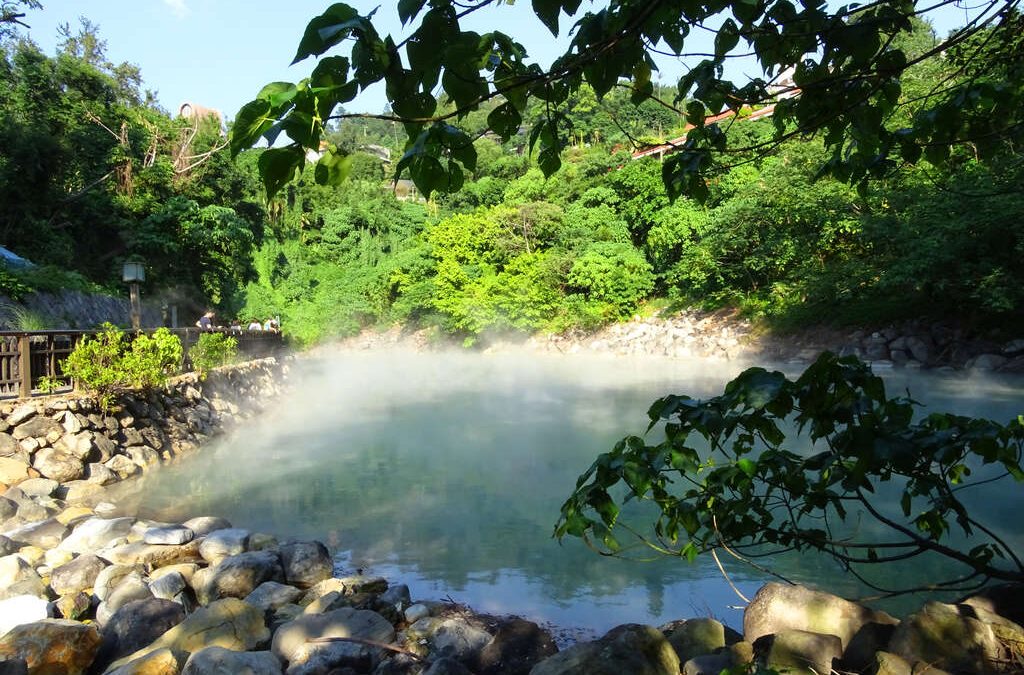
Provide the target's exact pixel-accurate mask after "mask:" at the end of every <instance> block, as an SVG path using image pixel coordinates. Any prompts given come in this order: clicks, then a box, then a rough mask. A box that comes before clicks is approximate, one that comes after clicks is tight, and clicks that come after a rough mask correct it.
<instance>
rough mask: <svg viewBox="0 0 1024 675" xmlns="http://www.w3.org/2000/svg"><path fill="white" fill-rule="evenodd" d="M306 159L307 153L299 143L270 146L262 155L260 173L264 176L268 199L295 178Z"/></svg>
mask: <svg viewBox="0 0 1024 675" xmlns="http://www.w3.org/2000/svg"><path fill="white" fill-rule="evenodd" d="M305 160H306V156H305V153H303V151H302V148H301V147H299V146H297V145H292V146H288V147H287V148H270V149H268V150H265V151H264V152H263V154H262V155H260V159H259V168H260V175H261V176H262V177H263V187H264V188H266V191H267V199H270V198H272V197H273V196H274V195H276V194H277V193H278V191H279V190H280V189H281V188H282V187H284V186H285V185H287V184H288V182H289V181H291V180H292V179H293V178H295V175H296V173H297V172H298V171H299V170H300V169H301V168H302V165H303V163H304V162H305Z"/></svg>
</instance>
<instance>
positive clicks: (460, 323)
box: [0, 21, 1024, 343]
mask: <svg viewBox="0 0 1024 675" xmlns="http://www.w3.org/2000/svg"><path fill="white" fill-rule="evenodd" d="M901 39H903V40H905V41H906V43H907V44H905V45H904V46H903V48H904V50H905V51H907V52H908V53H910V54H913V53H914V50H917V51H918V52H922V53H923V52H924V51H926V50H928V49H930V48H931V47H932V46H933V45H934V44H935V41H936V36H935V35H934V34H933V32H932V31H931V30H930V29H929V28H928V27H927V26H926V25H924V24H920V25H918V27H917V30H916V32H915V33H914V34H913V35H912V36H909V37H905V38H901ZM978 44H979V45H980V46H981V47H984V45H985V43H984V41H983V36H980V37H978ZM104 47H105V45H104V43H103V41H102V39H101V38H100V36H99V35H98V34H97V31H96V29H95V27H93V26H91V25H90V24H89V23H88V22H87V21H86V22H83V24H82V26H81V27H80V28H79V29H78V30H77V31H71V30H69V31H67V33H66V35H65V36H64V40H63V43H62V46H61V48H60V51H59V53H57V54H55V55H46V54H43V53H42V52H41V51H40V50H39V49H38V48H37V47H36V46H35V45H33V44H31V43H30V42H26V41H22V40H19V39H18V37H17V35H8V36H6V37H5V38H4V39H3V41H2V43H0V49H2V52H0V244H3V245H5V246H7V247H8V248H10V249H12V250H13V251H14V252H16V253H17V254H19V255H21V256H24V257H26V258H29V259H30V260H33V261H35V262H36V263H38V264H39V265H41V266H43V267H42V268H36V269H35V270H30V271H17V270H0V291H2V292H4V293H6V294H7V295H10V296H14V297H18V296H19V295H21V294H24V293H25V292H27V291H29V290H32V289H46V288H53V287H61V286H63V287H76V288H89V289H108V290H110V291H112V292H117V293H121V292H123V289H122V287H121V284H120V282H119V273H120V267H121V263H122V262H123V261H124V260H127V259H139V260H143V261H144V262H145V264H146V266H147V270H148V273H147V282H146V283H147V288H145V289H144V295H145V296H146V297H148V298H154V297H156V298H174V299H177V300H176V301H179V302H183V303H185V304H186V305H187V306H192V307H195V308H200V307H202V306H204V305H208V306H211V307H214V308H216V309H217V310H218V312H219V314H220V315H221V316H222V317H232V316H240V317H242V318H243V319H247V318H248V317H261V318H265V317H267V316H272V315H279V316H280V317H281V320H282V326H283V328H284V330H285V332H286V333H287V334H289V335H290V336H292V337H293V338H295V339H297V340H299V341H300V342H302V343H311V342H315V341H318V340H322V339H325V338H330V337H332V336H339V335H346V334H351V333H353V332H356V331H358V330H360V329H362V328H364V327H367V326H372V325H375V324H379V323H384V324H392V323H395V322H403V323H407V324H414V325H417V326H426V327H434V328H435V329H436V331H438V332H439V333H447V334H452V335H455V336H457V337H459V338H462V339H464V340H466V341H467V343H472V342H473V341H475V340H476V339H477V338H479V337H480V336H486V335H488V334H491V333H500V332H506V331H526V332H530V331H538V330H541V331H565V330H570V329H593V328H596V327H598V326H600V325H603V324H606V323H609V322H614V321H617V320H620V319H623V318H626V317H630V316H632V315H633V314H634V313H637V312H643V311H650V309H651V308H658V309H660V308H665V307H670V308H671V307H685V306H699V307H703V308H717V307H735V308H738V309H740V310H741V311H743V312H745V313H747V314H748V315H750V316H753V317H758V318H762V319H764V320H765V321H768V322H772V323H773V324H774V325H777V326H783V327H792V326H800V325H806V324H808V323H817V322H831V323H857V324H867V325H870V324H875V323H879V322H884V321H889V320H895V319H900V318H906V317H912V316H913V317H918V316H923V317H930V316H941V317H943V318H946V319H957V320H960V321H963V322H966V323H969V324H971V325H974V326H977V327H979V328H982V329H986V330H987V329H992V328H998V329H1000V330H1003V331H1009V330H1013V329H1014V328H1015V327H1020V326H1021V324H1022V321H1021V319H1022V311H1021V310H1022V296H1024V266H1022V262H1021V261H1022V260H1024V195H1022V194H1021V188H1020V186H1021V185H1022V184H1024V181H1022V179H1024V163H1022V161H1021V160H1022V155H1021V153H1020V151H1019V148H1018V147H1017V146H1016V145H1014V144H1013V143H1012V142H1011V140H1005V141H1004V142H1003V143H1002V145H1000V147H998V148H995V149H993V148H986V149H985V152H984V153H979V152H978V151H977V148H976V147H975V146H973V145H972V144H960V145H957V146H955V147H953V149H952V151H951V152H950V153H949V155H948V157H944V158H933V159H935V160H936V161H935V162H934V163H931V164H923V163H922V164H918V165H902V166H897V167H894V168H893V169H892V170H890V171H888V172H887V173H886V174H885V175H884V176H881V177H878V178H877V179H875V180H873V181H872V182H871V183H870V184H869V185H867V187H866V189H860V190H858V189H856V188H855V187H851V186H850V185H848V184H847V183H844V182H840V181H838V180H837V179H836V178H833V177H821V178H819V177H818V173H819V170H820V168H821V167H822V166H823V165H824V164H826V163H827V161H828V160H829V154H828V153H827V152H826V150H825V146H824V144H823V142H822V140H821V139H820V138H819V137H816V136H809V137H797V138H794V139H792V140H789V141H787V142H786V143H784V144H782V145H781V146H780V148H779V150H778V151H777V152H776V153H773V154H772V155H770V156H766V157H762V156H757V155H753V154H751V155H744V154H742V153H741V154H737V155H733V156H730V157H728V159H727V160H726V161H721V162H720V166H718V167H717V169H718V170H717V172H716V174H715V175H716V177H715V178H714V179H713V180H712V181H710V183H709V194H708V197H707V199H706V200H705V201H704V202H703V203H698V202H695V201H691V200H689V199H687V198H685V197H681V198H679V199H676V200H675V201H671V200H670V199H669V198H668V196H667V195H666V192H665V188H664V185H663V183H662V172H661V164H660V162H659V160H658V159H656V158H651V159H643V160H633V159H631V156H630V152H631V151H632V150H633V149H634V148H635V147H640V146H643V145H645V144H651V143H657V142H663V141H665V140H666V139H671V138H674V137H677V136H679V135H680V134H681V133H682V132H683V130H684V125H685V121H684V119H683V118H682V117H681V116H680V115H678V114H676V113H675V112H674V111H672V110H668V109H666V108H664V107H663V106H659V105H657V104H656V103H655V102H653V101H650V100H649V101H646V102H645V103H643V104H642V105H640V106H639V107H635V106H633V105H632V104H631V103H630V100H629V91H628V90H626V89H625V88H619V89H613V90H612V91H611V93H609V94H608V95H606V96H604V97H603V98H602V99H601V100H599V99H598V98H597V97H596V96H595V95H594V93H593V90H591V89H589V88H588V87H587V86H586V85H584V86H583V87H581V88H580V90H579V93H578V94H576V95H574V96H573V97H572V98H571V99H570V100H569V101H568V102H567V103H566V104H565V112H566V114H567V119H571V120H572V127H571V129H568V130H567V131H566V132H565V133H566V136H567V138H566V141H567V142H568V143H569V146H570V147H569V149H568V150H567V152H566V153H565V154H564V156H563V157H562V165H561V168H560V169H559V170H558V171H557V172H556V173H555V174H554V175H552V176H550V177H548V178H545V177H544V175H543V173H542V172H541V170H540V169H539V168H538V166H537V165H536V162H537V157H536V156H531V155H530V153H529V152H528V149H527V146H528V140H527V138H526V137H525V135H524V134H523V133H522V132H520V133H519V134H518V135H513V136H512V138H511V139H510V140H509V141H507V142H500V141H499V140H498V139H497V138H496V137H494V136H493V135H492V134H484V133H482V130H484V129H486V126H487V125H486V120H487V116H488V115H489V114H490V113H492V112H493V111H494V110H495V108H496V107H498V106H499V105H500V104H501V102H500V100H495V101H493V102H491V103H490V104H488V105H485V106H483V108H482V109H480V110H478V111H475V112H473V113H471V114H469V115H468V116H466V117H465V118H464V119H462V120H461V122H460V127H461V128H462V129H464V130H465V132H466V133H467V134H468V135H469V136H470V137H472V138H474V139H475V140H474V147H475V149H476V155H477V161H476V163H475V169H474V170H473V171H472V173H471V175H469V176H468V177H467V178H466V180H465V183H464V185H463V187H462V189H461V191H459V192H456V193H453V194H449V195H432V198H431V199H430V200H429V201H427V200H424V199H422V198H419V197H418V196H417V195H416V193H415V191H414V190H413V191H412V192H411V194H409V193H407V190H406V187H407V186H406V183H405V182H403V183H402V184H400V185H398V186H397V187H398V189H397V190H396V186H395V184H394V183H393V182H392V180H391V178H392V170H393V166H394V164H393V163H392V164H388V163H385V162H383V161H382V160H381V159H380V156H381V155H382V154H383V152H382V150H383V149H387V150H389V151H390V153H391V157H392V158H394V159H395V161H396V162H397V159H398V158H399V157H401V154H402V152H403V143H404V133H403V131H402V130H401V128H400V125H398V124H396V123H392V122H387V121H382V120H359V119H347V120H344V121H343V122H342V123H341V124H340V125H339V126H335V127H334V128H333V131H331V132H330V134H329V138H328V140H329V142H330V143H331V144H333V145H334V146H336V147H337V148H338V149H339V151H340V152H341V154H342V155H343V156H345V166H344V167H343V168H344V170H346V171H348V173H349V177H348V180H347V182H345V183H344V184H343V185H342V186H341V187H327V186H322V185H318V184H317V183H316V181H314V180H313V176H312V173H313V169H312V167H309V168H307V170H306V173H305V174H304V175H302V177H301V179H300V180H298V181H296V182H294V183H292V184H290V185H288V186H287V187H285V188H283V189H282V190H280V192H278V193H277V195H276V196H274V197H273V198H272V199H269V200H268V199H267V198H266V194H265V192H264V187H263V184H262V183H261V181H260V177H259V173H258V171H257V166H258V165H259V163H260V157H261V154H263V153H265V151H264V150H258V149H257V150H247V151H244V152H242V153H241V154H240V155H239V157H238V159H237V160H236V161H234V162H232V161H231V160H230V158H229V154H228V152H227V150H226V149H225V148H224V146H225V145H226V142H227V139H226V137H225V136H224V133H225V131H226V129H224V128H222V127H221V124H220V122H219V121H218V120H216V119H215V118H212V117H210V118H206V119H205V120H202V121H200V122H198V123H197V122H194V121H192V120H183V119H176V118H173V117H172V116H171V115H170V114H168V113H167V112H166V111H163V110H161V109H160V108H159V107H158V106H157V105H156V104H155V103H154V101H153V98H152V96H151V94H150V93H149V92H145V91H142V90H141V86H140V82H141V75H140V73H139V71H138V69H137V68H135V67H133V66H131V65H130V64H120V65H115V64H112V63H110V62H108V61H107V59H106V56H105V50H104ZM987 58H992V59H999V58H1002V57H1001V56H1000V55H999V54H998V53H995V54H991V55H988V56H987ZM1006 67H1007V68H1013V67H1017V66H1015V65H1013V63H1010V62H1008V63H1007V65H1006ZM957 72H959V71H958V66H957V64H956V61H955V59H949V58H947V59H943V60H936V59H929V60H924V61H922V62H921V63H919V64H918V65H916V66H914V67H913V68H912V69H911V70H910V71H909V72H908V74H907V76H906V77H905V78H904V80H905V81H904V96H905V98H906V105H905V107H904V108H903V109H902V110H903V111H904V114H905V115H907V116H912V115H913V114H914V111H915V109H916V107H917V106H920V105H923V102H924V101H925V100H926V99H927V96H928V92H929V91H930V90H931V88H932V87H933V85H935V84H936V83H938V82H941V81H943V80H944V79H945V78H948V77H950V76H952V75H954V74H955V73H957ZM987 76H988V77H992V75H991V74H989V75H987ZM532 105H534V106H535V107H536V108H535V109H534V108H531V110H532V113H531V114H532V115H533V116H534V117H538V116H540V115H542V114H543V110H542V109H541V108H540V106H542V105H543V103H540V102H538V103H535V104H532ZM895 123H896V121H894V124H895ZM530 125H531V120H530V115H529V114H528V115H527V116H525V117H524V128H529V127H530ZM724 129H725V131H726V133H727V134H729V135H730V136H731V137H736V138H740V139H741V140H742V141H743V142H742V143H737V144H736V145H738V146H746V147H750V146H756V145H757V142H758V140H759V139H762V138H764V139H767V138H769V137H770V135H771V133H772V126H771V122H770V121H743V119H742V116H740V118H739V119H738V120H737V121H734V122H731V123H727V124H726V125H725V126H724ZM399 197H401V198H399Z"/></svg>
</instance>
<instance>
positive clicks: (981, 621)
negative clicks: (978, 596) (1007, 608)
mask: <svg viewBox="0 0 1024 675" xmlns="http://www.w3.org/2000/svg"><path fill="white" fill-rule="evenodd" d="M888 651H890V652H892V653H894V654H896V655H898V656H901V657H902V658H903V659H904V660H906V661H907V662H908V663H910V664H912V665H913V664H916V663H919V662H921V663H927V664H928V665H929V666H930V667H933V668H942V669H943V670H948V671H953V672H960V671H965V672H973V673H999V672H1019V671H1018V670H1017V669H1016V664H1019V663H1021V662H1022V661H1024V628H1021V626H1019V625H1017V624H1016V623H1014V622H1012V621H1010V620H1009V619H1005V618H1003V617H1001V616H999V615H997V614H993V613H991V612H989V611H988V610H986V609H984V608H981V607H976V606H970V605H947V604H945V603H941V602H934V601H932V602H927V603H925V605H924V606H923V607H922V608H921V609H920V610H918V611H917V612H915V613H913V614H911V615H910V616H908V617H907V618H906V619H904V620H903V622H902V623H901V624H900V625H899V626H898V627H897V628H896V631H895V633H894V634H893V636H892V641H891V642H890V644H889V649H888Z"/></svg>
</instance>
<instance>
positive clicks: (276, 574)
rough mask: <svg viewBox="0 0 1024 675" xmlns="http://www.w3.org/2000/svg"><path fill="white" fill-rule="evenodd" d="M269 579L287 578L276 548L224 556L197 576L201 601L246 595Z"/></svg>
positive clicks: (198, 595) (200, 602)
mask: <svg viewBox="0 0 1024 675" xmlns="http://www.w3.org/2000/svg"><path fill="white" fill-rule="evenodd" d="M265 581H278V582H281V581H284V573H283V572H282V571H281V561H280V558H279V556H278V554H277V553H276V552H274V551H250V552H248V553H239V554H238V555H232V556H228V557H226V558H223V559H222V560H221V561H220V562H219V563H217V565H216V566H215V567H213V568H211V569H210V571H209V572H207V573H206V574H204V575H202V578H201V577H200V574H199V573H197V574H196V576H195V578H194V579H193V583H194V584H195V591H196V598H197V599H198V600H199V604H202V605H206V604H209V603H211V602H213V601H214V600H219V599H221V598H244V597H245V596H247V595H249V594H250V593H252V592H253V591H254V590H255V589H256V587H257V586H259V585H260V584H262V583H263V582H265Z"/></svg>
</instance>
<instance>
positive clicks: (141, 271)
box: [121, 262, 146, 330]
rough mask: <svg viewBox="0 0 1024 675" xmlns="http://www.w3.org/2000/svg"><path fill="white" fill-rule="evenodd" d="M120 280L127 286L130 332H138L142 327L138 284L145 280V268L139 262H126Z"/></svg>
mask: <svg viewBox="0 0 1024 675" xmlns="http://www.w3.org/2000/svg"><path fill="white" fill-rule="evenodd" d="M121 280H122V281H124V282H125V283H126V284H128V294H129V299H130V302H131V314H132V330H139V328H141V327H142V301H141V299H140V298H139V282H141V281H145V280H146V268H145V267H144V266H143V264H142V263H140V262H126V263H125V264H124V267H123V268H122V270H121Z"/></svg>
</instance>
